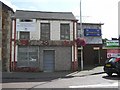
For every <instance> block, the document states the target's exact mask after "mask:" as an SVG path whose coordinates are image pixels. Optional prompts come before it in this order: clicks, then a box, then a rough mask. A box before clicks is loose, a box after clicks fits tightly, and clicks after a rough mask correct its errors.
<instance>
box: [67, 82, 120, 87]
mask: <svg viewBox="0 0 120 90" xmlns="http://www.w3.org/2000/svg"><path fill="white" fill-rule="evenodd" d="M105 87H106V88H108V87H111V88H112V87H118V82H116V83H112V84H108V83H104V84H94V85H79V86H69V88H105Z"/></svg>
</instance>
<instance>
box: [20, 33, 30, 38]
mask: <svg viewBox="0 0 120 90" xmlns="http://www.w3.org/2000/svg"><path fill="white" fill-rule="evenodd" d="M20 39H27V40H29V39H30V32H23V31H20Z"/></svg>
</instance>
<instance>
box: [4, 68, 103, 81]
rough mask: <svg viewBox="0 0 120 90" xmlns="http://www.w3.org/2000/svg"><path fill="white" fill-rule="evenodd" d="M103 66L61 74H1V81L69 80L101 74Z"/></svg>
mask: <svg viewBox="0 0 120 90" xmlns="http://www.w3.org/2000/svg"><path fill="white" fill-rule="evenodd" d="M102 73H104V71H103V66H97V67H94V68H88V69H86V70H83V71H75V72H69V71H63V72H2V79H3V80H4V79H41V78H46V79H47V78H53V79H54V78H70V77H82V76H89V75H96V74H102Z"/></svg>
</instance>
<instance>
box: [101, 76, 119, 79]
mask: <svg viewBox="0 0 120 90" xmlns="http://www.w3.org/2000/svg"><path fill="white" fill-rule="evenodd" d="M102 78H104V79H109V80H120V77H119V76H118V75H112V76H107V75H106V76H103V77H102Z"/></svg>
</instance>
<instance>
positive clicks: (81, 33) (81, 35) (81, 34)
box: [80, 0, 83, 71]
mask: <svg viewBox="0 0 120 90" xmlns="http://www.w3.org/2000/svg"><path fill="white" fill-rule="evenodd" d="M80 29H81V32H80V38H82V37H83V28H82V6H81V0H80ZM82 70H83V46H82V45H81V71H82Z"/></svg>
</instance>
